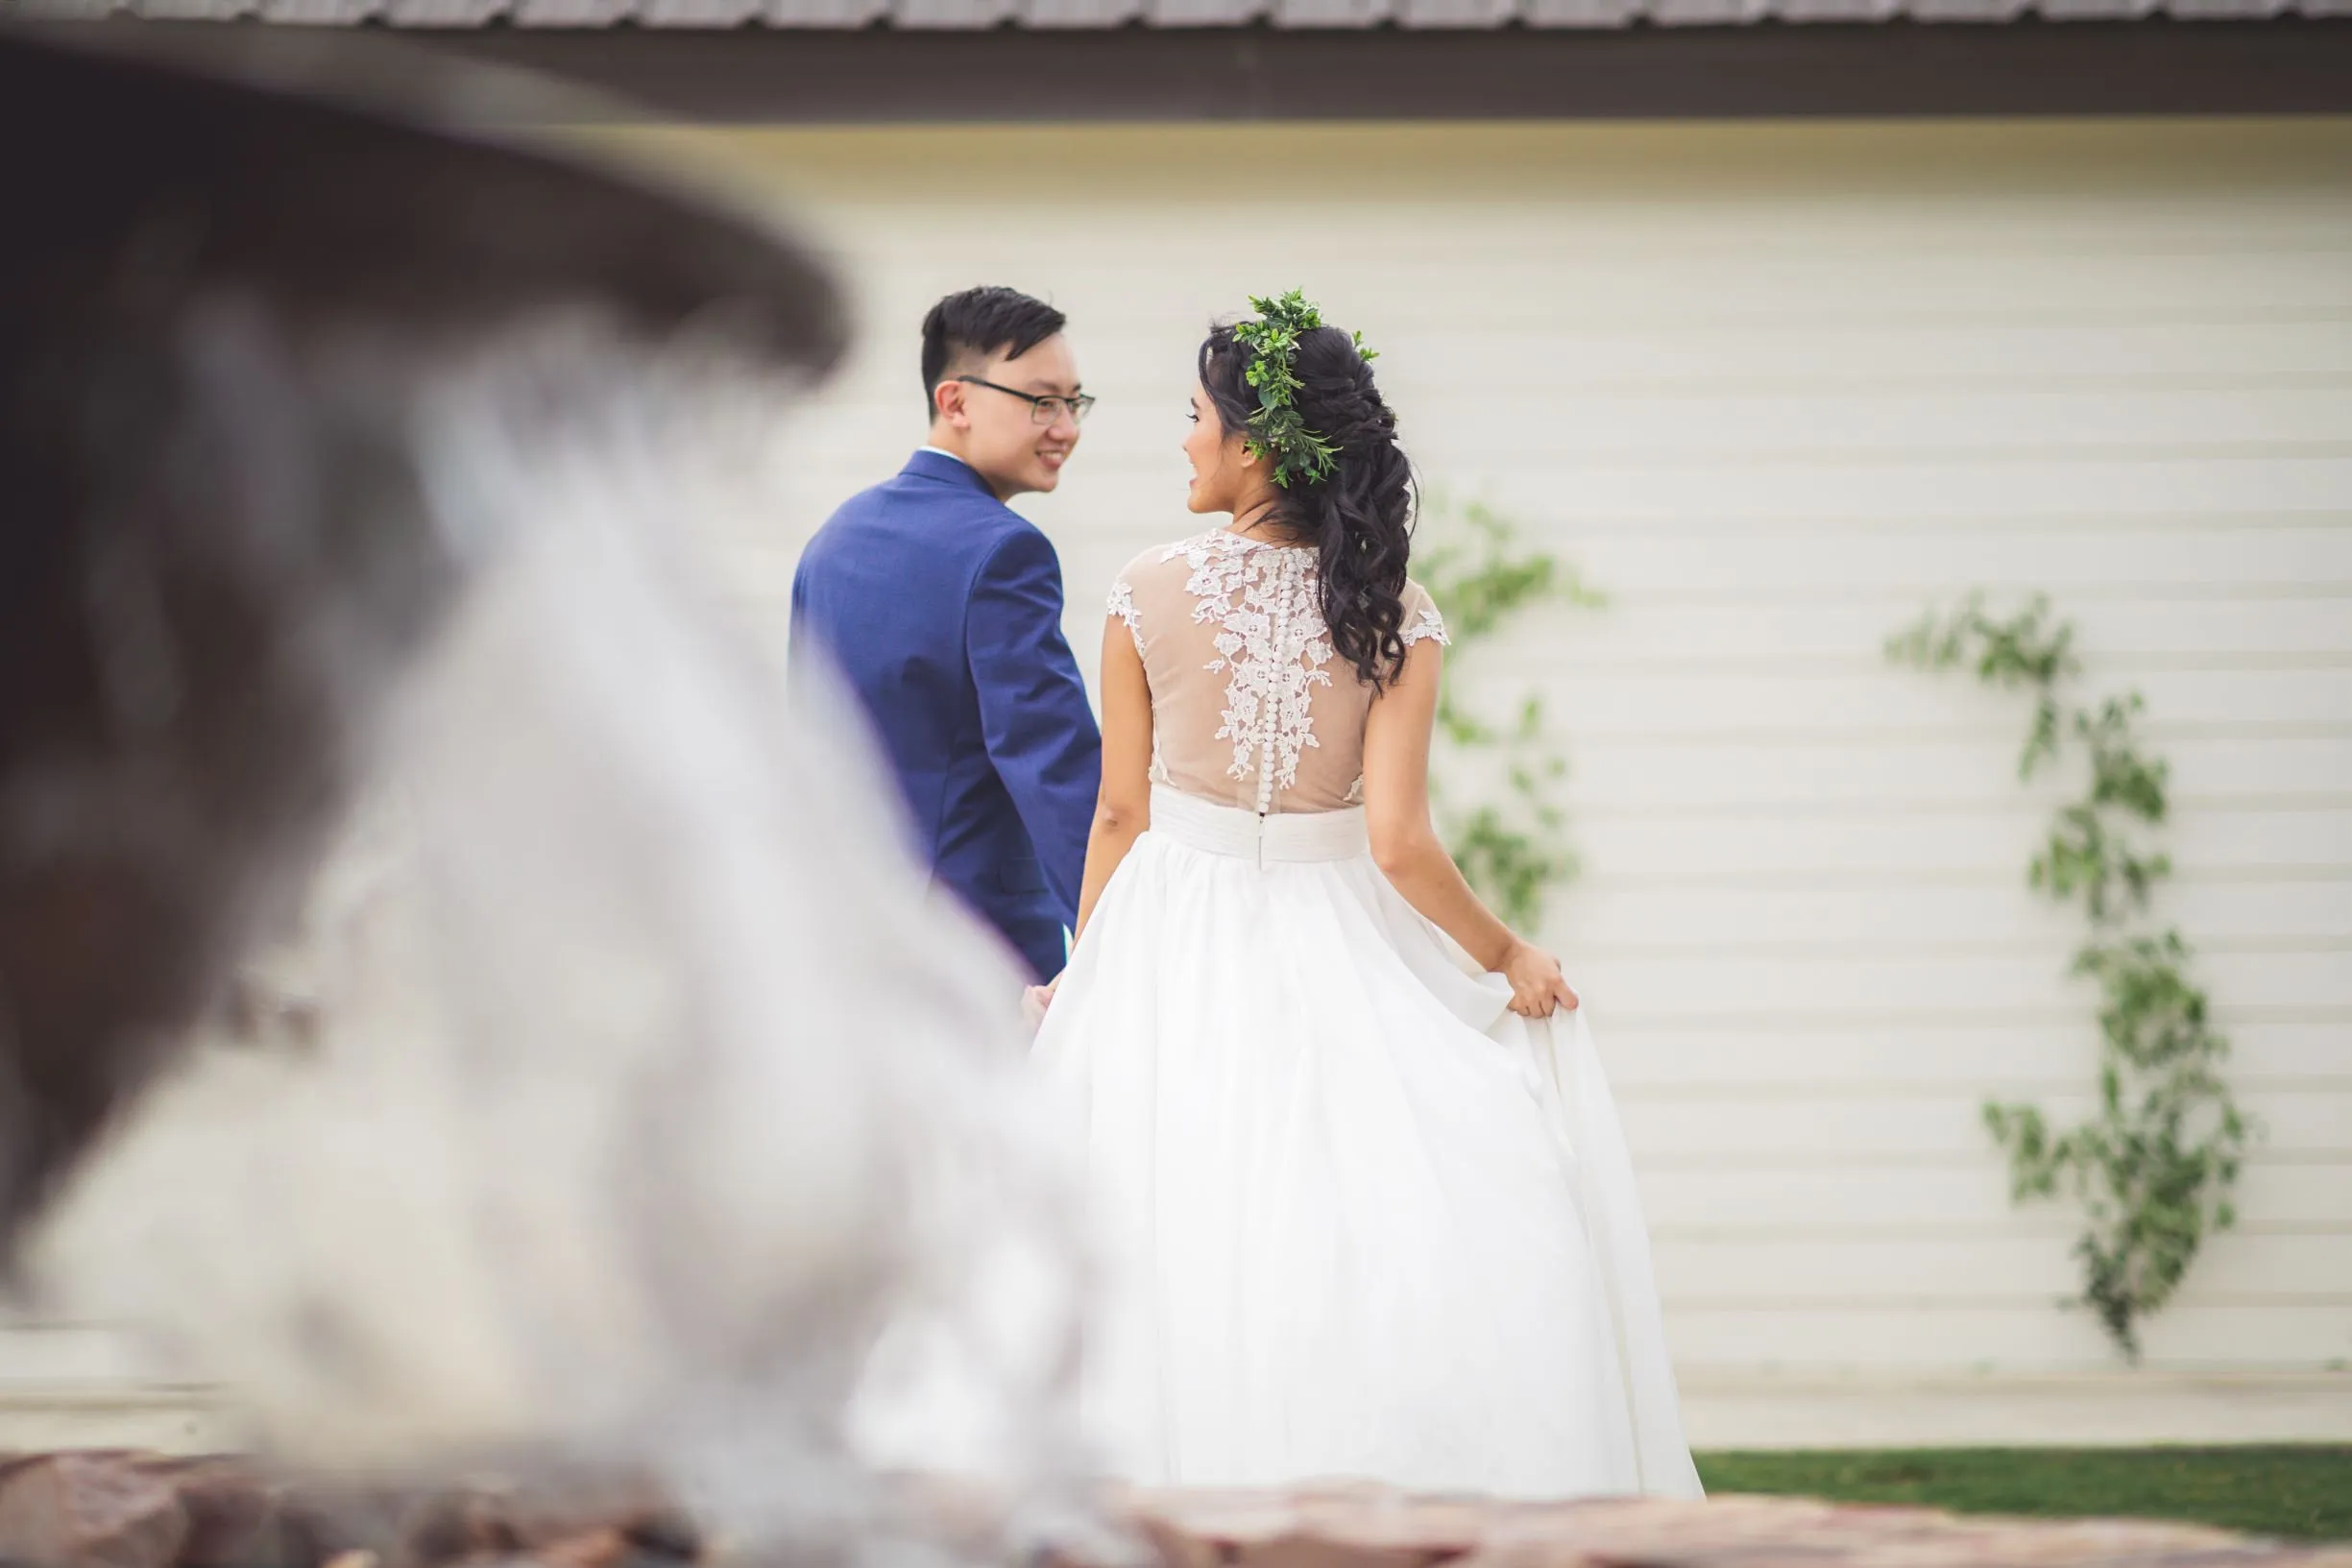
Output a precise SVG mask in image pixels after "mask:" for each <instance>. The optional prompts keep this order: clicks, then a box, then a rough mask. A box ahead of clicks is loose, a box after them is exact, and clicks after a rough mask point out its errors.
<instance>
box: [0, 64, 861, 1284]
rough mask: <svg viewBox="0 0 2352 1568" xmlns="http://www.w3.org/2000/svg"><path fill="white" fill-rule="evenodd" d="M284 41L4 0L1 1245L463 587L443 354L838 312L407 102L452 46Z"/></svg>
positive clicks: (750, 340)
mask: <svg viewBox="0 0 2352 1568" xmlns="http://www.w3.org/2000/svg"><path fill="white" fill-rule="evenodd" d="M126 38H130V39H131V40H132V41H130V42H129V43H128V44H126V42H125V40H126ZM368 47H369V46H368V45H367V43H366V42H365V40H359V41H357V42H355V43H354V44H353V45H352V49H354V50H365V49H367V48H368ZM166 56H168V57H170V58H165V57H166ZM286 58H287V57H283V56H282V54H281V56H280V57H279V58H278V59H277V60H276V65H277V67H278V68H277V69H275V70H274V71H273V72H272V73H271V76H272V80H269V81H268V82H267V83H266V84H265V83H264V82H262V81H260V80H256V79H254V78H253V77H252V76H251V75H250V74H248V75H246V76H243V77H240V76H239V75H238V74H237V73H235V72H233V71H230V72H226V73H225V72H224V71H223V69H222V62H221V60H220V59H219V58H218V57H217V56H213V55H210V54H207V57H206V63H203V64H198V63H194V62H193V61H192V60H190V59H188V58H182V46H181V45H180V44H178V43H177V42H175V41H173V40H170V39H168V37H167V38H166V39H165V40H164V41H163V44H162V45H161V48H160V51H159V52H158V46H157V43H156V40H154V39H149V38H140V37H137V36H135V35H132V34H126V33H125V32H124V31H122V30H117V29H108V28H77V29H73V30H71V31H69V32H68V33H65V34H62V35H60V34H43V33H37V32H29V31H14V32H10V31H0V1266H5V1264H6V1261H7V1259H8V1257H9V1255H10V1253H11V1251H12V1246H13V1243H14V1242H15V1241H16V1239H17V1237H18V1235H19V1233H20V1231H21V1229H22V1226H23V1223H24V1221H25V1220H26V1219H27V1218H29V1216H30V1215H31V1213H32V1212H33V1210H34V1209H35V1208H36V1206H37V1204H38V1203H39V1202H40V1200H41V1199H42V1198H43V1197H44V1196H45V1195H46V1194H48V1193H49V1192H50V1191H51V1190H52V1189H53V1188H54V1186H55V1185H56V1183H57V1181H58V1180H59V1178H60V1177H61V1175H62V1173H63V1172H64V1171H65V1170H66V1169H67V1167H68V1166H69V1164H70V1162H71V1161H72V1160H73V1159H74V1157H75V1156H76V1155H77V1154H78V1153H80V1152H81V1151H82V1150H84V1149H85V1147H86V1146H88V1145H89V1143H90V1142H91V1141H92V1140H93V1139H94V1138H95V1137H96V1136H97V1135H98V1134H99V1133H100V1132H101V1131H102V1130H103V1128H104V1126H105V1125H106V1122H107V1119H108V1117H109V1113H110V1112H111V1111H112V1110H114V1109H115V1108H116V1107H118V1106H119V1105H120V1104H121V1103H122V1102H123V1101H124V1100H125V1098H127V1097H129V1096H130V1095H132V1094H133V1092H134V1091H136V1090H137V1089H138V1088H139V1087H140V1085H141V1084H142V1083H143V1082H145V1081H147V1080H148V1079H149V1078H150V1077H151V1076H152V1075H153V1074H154V1073H155V1072H156V1071H157V1069H158V1067H159V1066H160V1065H161V1064H162V1063H163V1062H164V1061H166V1060H167V1059H168V1057H169V1056H170V1054H171V1053H172V1051H173V1050H174V1049H175V1048H176V1047H177V1045H178V1044H179V1043H180V1042H182V1040H184V1039H185V1038H186V1037H187V1034H188V1031H189V1029H190V1027H191V1025H193V1024H194V1023H195V1022H196V1021H197V1020H199V1019H200V1018H201V1016H202V1015H203V1013H204V1010H205V1009H206V1007H207V1006H208V1005H209V1004H210V1003H211V1002H212V1001H213V1000H214V999H215V998H216V996H217V995H218V993H219V991H220V989H221V987H222V985H223V983H224V981H225V979H226V977H227V976H228V974H229V972H230V969H231V967H232V966H233V965H234V964H235V963H236V961H237V960H238V958H239V956H240V955H241V954H242V953H244V952H245V951H246V949H247V947H248V945H249V944H250V942H251V941H252V940H253V938H254V936H255V932H256V931H257V930H259V929H262V927H263V926H264V924H265V923H266V922H267V921H269V920H270V919H272V918H273V917H274V916H275V915H276V914H277V913H278V912H279V910H281V909H282V908H283V906H284V905H285V904H286V902H287V901H288V900H289V899H290V897H291V896H292V895H293V893H294V892H295V891H296V890H297V889H299V886H300V884H301V881H302V879H303V875H304V873H305V872H306V870H307V869H308V868H309V866H310V865H311V863H312V862H313V860H314V859H315V857H316V856H317V855H318V853H319V852H320V850H321V847H322V844H323V841H324V840H325V838H326V836H327V834H328V832H330V831H331V830H332V828H333V827H334V825H335V823H336V821H337V817H338V812H339V809H340V808H342V806H343V805H344V804H345V801H346V796H347V794H348V791H349V788H350V786H351V784H352V779H353V773H354V771H355V767H356V765H357V761H358V760H359V759H360V758H361V756H362V755H363V754H364V742H365V738H366V736H367V732H368V727H369V723H370V719H371V715H372V714H373V713H374V712H375V711H376V708H377V706H378V704H379V703H380V700H381V698H382V696H383V694H384V692H385V691H386V689H387V688H388V687H389V686H390V685H391V683H392V682H393V680H394V679H395V678H396V676H397V675H398V672H399V670H400V667H401V665H402V664H403V663H405V662H406V661H408V660H410V659H412V658H413V657H414V656H415V654H416V653H417V651H418V650H419V648H420V647H421V645H422V644H423V643H424V639H426V638H427V637H428V636H429V634H430V633H431V631H432V629H433V627H434V626H435V624H436V623H437V621H438V620H439V618H440V617H441V616H442V615H444V614H445V613H446V612H447V611H448V609H449V605H450V602H451V600H452V598H453V596H454V595H455V593H456V592H457V591H459V589H460V587H461V585H462V582H463V580H464V577H465V574H466V571H467V569H468V563H469V561H470V559H471V553H472V548H473V545H472V543H471V542H466V541H459V540H453V539H451V538H449V537H448V535H447V533H446V531H444V530H443V529H442V528H440V527H439V525H438V524H437V522H436V519H434V517H433V515H432V512H431V508H430V506H429V504H428V499H427V496H426V495H425V492H424V485H423V482H422V479H421V474H420V470H419V466H418V463H417V454H416V450H415V433H414V432H415V422H416V416H417V413H418V407H417V404H418V400H419V398H420V395H421V394H422V393H423V392H424V390H425V389H427V388H428V387H429V385H430V383H431V380H432V377H433V375H434V374H435V372H436V369H437V368H438V367H441V366H445V365H446V364H448V363H449V360H450V359H451V358H452V357H454V356H458V355H461V354H471V355H477V356H478V355H480V354H481V353H483V352H485V351H495V350H496V347H497V345H498V344H499V343H501V342H504V341H507V340H508V339H509V338H510V337H515V336H519V335H520V334H521V333H523V332H525V331H527V330H529V329H532V328H533V327H535V326H545V325H546V324H547V323H549V322H552V321H559V320H584V321H588V322H592V323H594V325H595V326H596V328H597V329H598V330H600V331H602V332H605V333H606V334H608V335H610V336H613V337H616V338H618V339H619V340H621V341H623V342H624V343H632V342H633V343H639V344H643V345H644V346H646V347H647V348H648V349H651V348H654V347H657V346H661V345H667V344H674V343H677V342H679V341H680V340H686V341H689V342H710V343H713V344H715V345H723V346H724V348H725V350H727V352H728V353H730V354H731V355H733V356H737V357H744V356H748V357H749V358H750V359H752V360H753V361H754V362H755V363H757V364H759V365H762V366H767V367H774V368H777V369H780V370H785V371H789V372H792V373H795V374H806V375H809V376H813V375H815V374H821V373H822V372H823V371H824V370H826V369H828V368H830V366H831V365H832V364H833V362H834V361H835V360H836V359H837V356H838V354H839V352H840V350H841V348H842V346H843V327H842V325H841V323H842V316H841V312H840V310H839V307H838V302H837V296H836V292H835V289H834V286H833V284H832V282H831V280H830V279H829V277H827V276H826V275H825V274H824V272H823V271H822V270H820V268H819V267H818V266H817V265H816V264H815V263H814V262H812V260H811V259H810V258H809V257H808V256H807V255H806V254H805V253H801V252H799V251H798V250H796V249H794V248H793V247H791V246H790V245H789V244H788V243H787V242H784V241H782V240H780V239H779V238H777V237H776V236H774V235H772V234H769V233H767V232H764V231H763V230H761V229H758V228H757V227H755V226H753V225H751V224H750V223H747V222H745V221H743V220H741V219H739V218H736V217H732V216H728V215H724V214H721V213H719V212H717V211H715V210H713V209H711V208H709V207H707V206H705V205H700V204H698V203H696V202H693V201H691V200H687V199H683V198H681V197H679V196H676V195H668V194H663V193H660V192H657V191H656V190H654V189H652V188H649V187H647V186H643V185H641V184H637V183H633V182H631V181H625V180H623V179H620V178H618V177H616V176H614V175H611V174H607V173H601V172H597V171H594V170H591V169H588V168H584V167H579V166H575V165H572V164H570V163H568V162H565V161H563V160H561V159H558V158H556V157H550V156H546V155H544V154H538V153H533V152H530V151H525V150H521V149H517V148H512V147H503V146H497V145H494V144H491V143H488V142H485V141H480V140H473V139H469V138H467V137H466V136H463V135H461V134H459V133H455V132H453V131H450V130H448V129H445V128H439V127H437V126H436V125H435V124H434V123H431V118H430V117H431V116H432V115H433V114H435V113H439V112H443V110H445V109H447V107H448V106H450V105H453V104H459V103H463V102H465V101H467V98H468V95H467V93H466V92H465V91H463V90H460V88H459V87H458V86H457V85H453V84H455V83H456V82H457V81H458V79H459V78H461V77H462V76H463V73H462V72H455V73H453V72H452V71H451V70H450V69H449V67H447V66H439V67H436V70H437V71H438V73H439V74H438V75H433V76H430V77H427V78H424V79H417V80H412V81H410V82H409V83H408V90H407V93H406V96H407V97H409V99H410V100H411V101H412V102H413V103H414V104H417V105H432V106H440V107H439V108H436V109H419V110H417V111H416V116H415V117H409V118H403V117H402V115H400V113H396V112H390V111H387V110H386V109H385V108H384V107H383V92H382V89H383V87H384V86H385V82H384V79H383V76H382V73H381V72H380V70H379V71H376V72H374V73H373V74H371V73H370V72H369V71H367V70H358V71H355V72H351V71H344V72H339V71H338V69H337V67H336V61H337V60H338V59H339V58H341V57H339V56H338V54H337V52H336V51H335V50H334V49H333V48H332V47H331V46H324V47H323V46H320V45H316V44H309V45H305V47H304V52H303V55H302V57H301V60H299V61H297V65H298V67H299V68H297V69H295V70H294V71H292V72H291V75H292V76H294V77H296V78H298V79H300V78H305V77H306V78H307V80H308V84H307V85H303V84H301V83H300V82H299V81H298V82H289V80H287V78H288V76H289V72H288V71H287V70H286V69H285V68H284V67H285V63H286ZM410 68H412V69H413V68H415V67H413V66H412V67H410ZM339 74H340V75H343V76H345V77H347V78H348V80H347V81H346V82H345V83H344V84H343V85H344V86H345V87H346V88H352V89H356V88H362V87H364V89H365V90H364V91H360V90H351V91H344V92H342V93H341V94H340V96H343V97H351V98H357V99H365V100H368V101H370V103H371V107H369V108H366V109H361V108H356V107H352V105H351V104H349V103H339V102H335V101H332V100H334V99H335V98H336V97H337V96H338V88H337V84H336V80H335V79H336V78H337V76H338V75H339ZM558 417H560V415H559V416H558Z"/></svg>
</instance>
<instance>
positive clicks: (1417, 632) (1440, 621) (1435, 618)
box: [1397, 582, 1454, 648]
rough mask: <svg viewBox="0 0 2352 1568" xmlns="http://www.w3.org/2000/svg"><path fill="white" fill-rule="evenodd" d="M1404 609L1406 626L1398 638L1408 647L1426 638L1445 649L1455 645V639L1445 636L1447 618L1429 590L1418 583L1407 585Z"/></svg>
mask: <svg viewBox="0 0 2352 1568" xmlns="http://www.w3.org/2000/svg"><path fill="white" fill-rule="evenodd" d="M1404 609H1405V619H1404V624H1403V625H1402V626H1401V627H1399V628H1398V629H1397V636H1399V637H1401V638H1403V639H1405V646H1406V647H1408V648H1409V647H1411V646H1413V644H1414V643H1416V642H1418V641H1420V640H1422V639H1424V638H1427V639H1434V640H1435V641H1436V642H1438V643H1439V644H1440V645H1441V646H1443V647H1451V646H1452V645H1453V640H1454V639H1452V638H1450V637H1448V636H1446V634H1445V616H1444V615H1443V614H1442V613H1440V611H1439V610H1438V602H1437V600H1435V599H1433V598H1431V597H1430V596H1429V591H1428V590H1427V589H1425V588H1423V587H1421V585H1420V584H1418V583H1415V582H1408V583H1406V584H1405V593H1404Z"/></svg>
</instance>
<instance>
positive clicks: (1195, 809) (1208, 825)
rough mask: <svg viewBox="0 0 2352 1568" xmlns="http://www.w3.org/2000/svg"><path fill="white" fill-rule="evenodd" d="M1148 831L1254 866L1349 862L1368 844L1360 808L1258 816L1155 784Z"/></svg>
mask: <svg viewBox="0 0 2352 1568" xmlns="http://www.w3.org/2000/svg"><path fill="white" fill-rule="evenodd" d="M1152 832H1155V833H1165V834H1167V835H1168V836H1169V837H1170V838H1173V839H1175V840H1176V842H1177V843H1179V844H1184V845H1188V846H1190V847H1191V848H1193V849H1197V850H1200V851H1201V852H1203V853H1204V854H1208V855H1224V856H1232V857H1233V858H1234V859H1237V860H1249V861H1251V862H1253V863H1255V864H1257V865H1260V866H1271V865H1278V864H1297V863H1300V862H1307V861H1316V860H1352V859H1354V858H1355V857H1356V856H1359V855H1364V854H1366V853H1368V852H1369V851H1370V848H1371V840H1370V837H1369V836H1368V835H1367V834H1366V832H1365V828H1364V808H1362V807H1361V806H1355V807H1349V808H1347V809H1346V810H1342V811H1297V812H1283V813H1277V814H1275V815H1273V816H1259V815H1258V814H1257V813H1256V812H1254V811H1245V810H1243V809H1241V808H1239V807H1236V806H1218V805H1216V804H1214V803H1213V802H1210V801H1204V800H1202V799H1200V797H1199V796H1197V795H1187V794H1185V793H1183V792H1182V791H1181V790H1176V789H1170V788H1168V787H1166V786H1165V785H1155V786H1154V787H1153V788H1152Z"/></svg>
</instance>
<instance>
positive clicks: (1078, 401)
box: [956, 375, 1094, 424]
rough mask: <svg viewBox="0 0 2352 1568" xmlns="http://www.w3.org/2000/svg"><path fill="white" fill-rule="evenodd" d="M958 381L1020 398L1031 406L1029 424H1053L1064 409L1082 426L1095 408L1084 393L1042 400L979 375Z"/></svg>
mask: <svg viewBox="0 0 2352 1568" xmlns="http://www.w3.org/2000/svg"><path fill="white" fill-rule="evenodd" d="M956 379H957V380H958V381H961V382H963V383H964V384H965V385H967V386H975V387H986V388H987V389H988V390H989V391H990V392H1002V393H1005V394H1006V395H1007V396H1010V397H1014V398H1020V399H1021V400H1022V401H1023V402H1025V403H1027V404H1029V422H1030V423H1031V424H1052V423H1053V422H1055V420H1058V419H1060V418H1061V416H1062V411H1063V410H1064V409H1067V410H1069V413H1070V422H1071V423H1072V424H1081V423H1083V422H1085V419H1086V411H1087V410H1088V409H1090V408H1092V407H1093V406H1094V398H1093V397H1092V396H1091V395H1090V394H1087V393H1083V392H1081V393H1079V395H1078V396H1077V397H1075V398H1056V397H1052V396H1047V397H1043V398H1041V397H1039V396H1037V395H1036V394H1035V393H1033V392H1015V391H1014V390H1013V389H1012V388H1011V387H1001V386H998V385H997V384H996V383H995V382H994V381H983V380H982V379H981V378H980V377H979V376H977V375H958V376H957V377H956Z"/></svg>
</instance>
